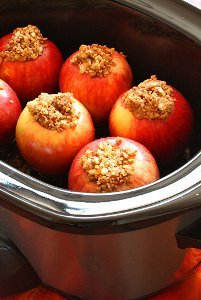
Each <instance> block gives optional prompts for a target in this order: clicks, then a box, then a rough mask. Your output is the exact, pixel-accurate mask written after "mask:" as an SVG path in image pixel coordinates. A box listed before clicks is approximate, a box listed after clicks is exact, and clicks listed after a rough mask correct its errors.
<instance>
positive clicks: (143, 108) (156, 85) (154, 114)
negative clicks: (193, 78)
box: [124, 75, 175, 120]
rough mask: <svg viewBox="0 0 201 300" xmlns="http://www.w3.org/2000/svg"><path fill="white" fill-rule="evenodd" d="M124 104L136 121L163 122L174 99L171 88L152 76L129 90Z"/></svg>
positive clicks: (169, 111)
mask: <svg viewBox="0 0 201 300" xmlns="http://www.w3.org/2000/svg"><path fill="white" fill-rule="evenodd" d="M124 102H125V104H126V106H127V108H128V109H129V110H130V111H131V112H132V113H133V114H134V115H135V116H136V117H137V118H138V119H150V120H154V119H159V120H165V119H167V118H168V116H169V115H170V113H171V110H172V108H173V106H174V102H175V99H174V98H173V89H172V88H171V86H169V85H167V83H166V82H165V81H161V80H158V79H157V77H156V76H155V75H152V76H151V78H150V79H147V80H145V81H143V82H141V83H140V84H139V85H138V86H136V87H133V88H132V89H131V90H129V91H128V92H127V93H126V94H125V98H124Z"/></svg>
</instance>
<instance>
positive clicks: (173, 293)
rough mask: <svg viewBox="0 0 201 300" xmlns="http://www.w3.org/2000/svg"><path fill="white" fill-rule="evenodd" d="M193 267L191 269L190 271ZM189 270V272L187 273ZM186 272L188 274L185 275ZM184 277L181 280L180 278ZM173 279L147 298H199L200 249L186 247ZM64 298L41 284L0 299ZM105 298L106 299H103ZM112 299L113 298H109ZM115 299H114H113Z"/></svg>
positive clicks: (159, 299)
mask: <svg viewBox="0 0 201 300" xmlns="http://www.w3.org/2000/svg"><path fill="white" fill-rule="evenodd" d="M192 269H193V271H191V270H192ZM189 272H190V273H189ZM187 274H188V275H187ZM185 276H186V279H185V280H183V281H182V278H184V277H185ZM174 279H176V280H181V281H182V282H181V283H180V284H179V285H175V287H172V288H170V289H168V290H166V291H164V292H162V293H161V294H160V295H158V296H155V297H151V298H149V299H148V300H201V250H197V249H188V250H187V251H186V255H185V257H184V260H183V261H182V263H181V265H180V267H179V269H178V270H177V272H176V273H175V275H174ZM65 299H66V298H64V297H62V296H60V295H58V294H56V293H55V292H53V291H50V290H48V289H46V288H44V287H42V286H39V287H37V288H35V289H33V290H30V291H28V292H25V293H23V294H20V295H16V296H11V297H3V298H0V300H65ZM103 300H106V299H103ZM110 300H113V299H110ZM114 300H115V299H114Z"/></svg>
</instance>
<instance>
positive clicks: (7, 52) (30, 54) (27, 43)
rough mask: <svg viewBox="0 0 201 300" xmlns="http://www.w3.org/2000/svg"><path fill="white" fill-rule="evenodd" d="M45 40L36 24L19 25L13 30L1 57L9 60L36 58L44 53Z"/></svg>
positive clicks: (22, 60)
mask: <svg viewBox="0 0 201 300" xmlns="http://www.w3.org/2000/svg"><path fill="white" fill-rule="evenodd" d="M45 40H46V38H43V36H42V34H41V32H40V30H39V29H38V28H37V27H36V26H33V25H28V26H26V27H18V28H16V29H15V30H14V31H13V34H12V36H11V38H10V40H9V42H8V44H7V45H6V47H5V49H4V50H3V51H2V52H1V53H0V57H1V58H3V59H5V60H7V61H21V62H25V61H29V60H35V59H36V58H37V57H38V56H39V55H41V54H42V53H43V50H44V47H45Z"/></svg>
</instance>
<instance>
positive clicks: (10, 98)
mask: <svg viewBox="0 0 201 300" xmlns="http://www.w3.org/2000/svg"><path fill="white" fill-rule="evenodd" d="M21 111H22V108H21V104H20V101H19V99H18V97H17V95H16V93H15V92H14V91H13V89H12V88H11V87H10V86H9V85H8V84H7V83H5V82H4V81H3V80H1V79H0V148H2V147H5V146H7V145H8V144H9V143H10V142H12V141H13V140H14V136H15V127H16V124H17V120H18V118H19V115H20V113H21Z"/></svg>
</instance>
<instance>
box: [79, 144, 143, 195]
mask: <svg viewBox="0 0 201 300" xmlns="http://www.w3.org/2000/svg"><path fill="white" fill-rule="evenodd" d="M121 143H122V138H117V139H116V140H115V142H111V141H102V142H100V143H99V144H98V148H97V149H96V150H87V151H86V152H85V154H84V155H82V157H81V164H82V167H83V170H84V171H85V172H86V173H87V175H88V178H89V180H90V181H94V182H96V184H97V191H98V192H112V191H114V190H115V189H117V188H118V186H119V185H122V184H126V183H129V182H130V179H131V175H132V174H133V173H134V161H135V156H136V153H137V152H136V151H134V150H131V149H130V148H129V147H124V148H123V149H120V148H119V146H120V145H121Z"/></svg>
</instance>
